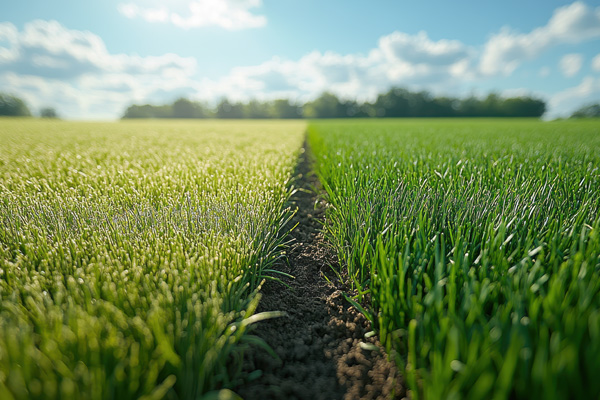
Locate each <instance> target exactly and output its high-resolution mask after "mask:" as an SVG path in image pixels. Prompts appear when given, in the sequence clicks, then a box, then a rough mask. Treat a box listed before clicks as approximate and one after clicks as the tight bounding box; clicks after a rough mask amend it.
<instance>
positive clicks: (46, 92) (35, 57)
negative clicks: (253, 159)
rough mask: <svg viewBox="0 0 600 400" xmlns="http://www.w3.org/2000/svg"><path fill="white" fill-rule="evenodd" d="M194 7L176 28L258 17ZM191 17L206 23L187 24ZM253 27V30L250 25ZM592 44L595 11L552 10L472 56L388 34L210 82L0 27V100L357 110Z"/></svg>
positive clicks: (597, 26)
mask: <svg viewBox="0 0 600 400" xmlns="http://www.w3.org/2000/svg"><path fill="white" fill-rule="evenodd" d="M207 1H208V0H207ZM210 1H213V0H210ZM214 1H216V0H214ZM195 3H197V7H198V8H196V9H192V8H190V12H189V13H188V14H186V15H183V14H177V15H179V16H180V17H181V18H182V20H181V21H183V20H185V21H188V22H181V21H180V22H181V24H182V27H185V26H187V27H192V26H200V25H201V24H207V25H210V24H212V25H218V24H221V25H220V26H223V27H227V26H229V27H230V29H234V28H232V26H233V25H227V24H229V23H230V22H231V23H233V22H232V21H233V19H236V18H237V19H236V21H238V22H239V21H242V20H243V21H246V22H244V23H242V24H238V27H239V26H242V25H244V24H246V26H250V25H252V24H258V22H257V21H258V20H255V19H253V18H254V17H256V15H253V16H252V17H248V15H246V14H245V13H246V12H249V11H248V10H249V9H251V8H253V7H258V6H259V5H260V1H259V0H243V1H242V0H238V1H235V0H227V1H224V2H223V1H219V4H221V5H222V7H225V8H221V9H219V8H215V10H216V11H214V14H213V15H212V16H211V15H208V14H206V13H203V12H200V11H202V7H205V6H207V4H209V3H208V2H206V1H197V2H194V4H195ZM228 7H229V8H228ZM231 7H233V8H235V10H237V11H238V13H237V14H236V12H232V13H229V14H227V18H233V19H231V20H230V22H227V23H226V22H223V21H224V20H223V19H222V18H221V17H219V15H222V13H223V12H224V11H218V10H232V8H231ZM236 7H237V8H236ZM149 10H150V11H152V12H150V11H149ZM157 10H158V9H142V8H140V7H138V6H137V5H136V6H134V5H131V4H130V5H122V6H121V12H122V13H123V14H124V15H126V16H128V17H131V18H138V17H141V18H144V19H146V20H148V21H151V22H152V21H163V22H166V19H165V17H164V16H165V15H167V14H168V18H169V21H170V22H173V18H174V16H173V15H174V12H167V11H165V12H166V14H165V13H161V12H158V11H157ZM165 10H166V9H165ZM194 10H196V11H194ZM195 12H196V14H197V15H202V18H204V19H203V20H202V21H204V22H200V20H198V21H196V22H192V20H193V19H194V18H196V17H194V15H196V14H194V13H195ZM223 15H224V14H223ZM198 18H199V17H198ZM223 18H224V17H223ZM175 19H176V18H175ZM251 20H252V21H254V22H248V21H251ZM211 21H212V22H211ZM217 21H221V22H218V23H217ZM198 24H200V25H198ZM248 24H250V25H248ZM598 37H600V7H598V8H596V9H593V8H590V7H588V6H586V5H585V4H583V3H580V2H576V3H573V4H571V5H569V6H566V7H562V8H559V9H557V10H556V11H555V12H554V15H553V16H552V18H551V19H550V20H549V21H548V23H547V24H546V25H544V26H542V27H539V28H537V29H534V30H532V31H531V32H529V33H515V32H512V31H510V30H508V28H504V29H503V30H501V31H500V32H498V33H496V34H494V35H492V36H491V37H490V38H489V40H488V41H487V42H486V43H485V44H484V45H483V46H482V47H479V48H476V47H473V46H469V45H467V44H465V43H462V42H460V41H458V40H448V39H441V40H434V39H432V38H430V37H429V35H428V34H427V33H426V32H424V31H422V32H419V33H417V34H408V33H404V32H398V31H396V32H392V33H390V34H389V35H385V36H382V37H381V38H380V39H379V40H378V42H377V43H375V45H374V47H373V48H372V49H370V50H369V51H368V52H366V53H364V54H363V53H351V54H339V53H336V52H318V51H314V52H311V53H308V54H306V55H304V56H302V57H300V58H299V59H296V60H288V59H282V58H279V57H273V58H271V59H269V60H266V61H265V62H263V63H261V64H258V65H252V66H240V67H235V68H232V69H231V70H230V71H228V72H226V73H225V74H224V75H223V76H222V77H221V78H219V79H215V80H210V79H206V78H202V77H200V76H199V73H198V63H197V61H196V59H195V58H192V57H181V56H179V55H176V54H164V55H160V56H152V57H140V56H137V55H131V54H113V53H111V52H109V51H108V50H107V48H106V45H105V44H104V42H103V40H102V39H101V38H100V37H99V36H97V35H95V34H93V33H91V32H88V31H79V30H72V29H68V28H67V27H65V26H63V25H61V24H60V23H59V22H56V21H42V20H36V21H32V22H29V23H27V24H25V26H24V27H23V29H22V30H19V29H17V27H15V26H14V25H13V24H11V23H6V22H5V23H0V91H7V92H12V93H14V94H18V95H19V96H22V97H24V98H25V100H26V101H27V102H28V103H29V104H30V105H31V106H32V108H33V109H34V110H37V109H39V108H41V107H44V106H48V105H50V106H56V107H57V108H58V110H59V112H60V113H61V115H64V116H66V117H70V118H85V119H89V118H117V117H119V116H120V114H121V113H122V112H123V110H124V109H125V107H126V106H127V105H129V104H131V102H137V103H145V102H167V101H169V102H170V101H173V100H174V99H175V98H176V97H178V96H187V97H190V98H193V99H198V100H208V101H216V100H218V99H219V98H221V97H223V96H227V97H229V98H231V99H232V100H248V99H250V98H258V99H261V100H267V99H274V98H282V97H287V98H291V99H295V100H299V101H307V100H310V99H313V98H315V97H316V96H318V95H319V94H320V93H322V92H323V91H326V90H327V91H331V92H333V93H335V94H337V95H338V96H340V97H342V98H353V99H358V100H359V101H365V100H373V99H374V98H375V96H376V95H377V94H378V93H381V92H383V91H386V90H387V89H388V88H390V87H391V86H403V87H407V88H409V89H411V90H421V89H425V90H430V91H432V92H434V93H435V94H448V93H461V92H463V93H464V92H465V90H466V89H469V88H473V87H476V86H477V85H479V84H481V83H482V82H485V80H486V79H489V78H490V77H496V78H502V77H503V76H506V75H510V74H511V73H512V72H513V71H514V70H515V69H516V68H517V67H518V66H519V65H520V64H522V63H525V62H527V61H530V60H532V59H533V58H535V57H538V56H539V55H540V54H541V53H542V52H544V51H547V50H549V49H550V48H551V47H552V46H557V45H559V44H561V43H563V44H564V43H579V42H583V41H585V40H591V39H595V38H598ZM583 65H584V59H583V57H582V55H581V54H577V53H571V54H566V55H564V56H563V58H562V59H561V60H560V62H559V70H560V71H561V72H562V73H563V74H564V75H565V76H567V77H575V76H576V75H577V74H579V73H580V72H581V69H582V67H583ZM591 70H592V71H596V72H600V55H598V56H596V57H595V58H594V59H593V60H592V61H591ZM549 73H550V70H549V68H548V67H544V68H542V70H540V72H539V74H540V75H542V76H547V75H548V74H549ZM598 79H599V78H598V77H594V76H587V77H585V78H584V79H583V81H582V82H581V83H580V84H579V85H578V86H576V87H573V88H571V89H565V90H563V91H561V92H560V93H556V94H555V95H552V94H545V95H546V98H547V99H548V100H549V105H550V115H558V114H559V113H561V112H562V113H564V112H568V111H572V108H573V107H576V106H578V105H579V104H578V101H577V99H578V96H581V97H582V98H585V99H593V98H594V96H596V98H597V97H600V87H599V86H600V85H599V84H598ZM504 92H506V93H520V94H525V93H527V91H526V90H524V89H523V88H519V87H516V88H510V87H509V88H505V89H504Z"/></svg>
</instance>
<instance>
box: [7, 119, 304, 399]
mask: <svg viewBox="0 0 600 400" xmlns="http://www.w3.org/2000/svg"><path fill="white" fill-rule="evenodd" d="M303 130H304V125H303V124H302V123H299V122H285V123H284V122H269V123H252V122H244V123H234V122H231V123H228V122H219V123H214V122H202V123H199V122H193V123H187V122H183V121H179V122H177V121H176V122H173V121H171V122H169V123H164V122H135V123H134V122H132V123H118V124H99V123H98V124H96V123H65V122H38V121H19V120H3V121H2V128H1V129H0V143H2V145H1V151H0V398H2V399H42V398H43V399H60V398H63V399H65V398H86V399H109V398H141V399H159V398H166V399H192V398H201V397H202V396H203V395H206V394H207V393H208V394H210V393H214V392H211V391H215V390H219V389H222V388H228V387H233V386H235V385H236V383H237V381H236V379H237V377H238V376H239V374H238V372H239V368H240V366H241V363H240V362H239V361H240V358H241V355H242V353H243V350H244V347H245V346H246V345H247V344H248V343H250V342H255V341H256V340H257V339H256V338H254V337H253V336H251V335H248V334H247V333H248V332H247V329H246V328H247V326H248V325H249V324H250V323H252V322H255V321H257V320H259V319H260V318H263V317H265V315H260V314H255V309H256V306H257V302H258V300H259V295H257V293H258V287H259V285H260V282H261V280H262V279H263V277H264V275H265V272H267V271H268V269H269V268H270V266H271V265H272V264H273V262H274V261H275V260H276V259H278V258H279V257H281V247H280V245H281V240H282V239H281V235H280V233H281V229H282V227H283V225H284V223H285V221H286V219H287V218H289V216H290V211H289V210H288V209H286V208H285V204H286V201H287V200H288V198H289V196H290V191H291V185H290V179H291V174H292V171H293V167H294V163H295V158H296V155H297V151H298V149H299V147H300V144H301V141H302V134H303Z"/></svg>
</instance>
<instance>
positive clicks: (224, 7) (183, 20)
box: [117, 0, 267, 30]
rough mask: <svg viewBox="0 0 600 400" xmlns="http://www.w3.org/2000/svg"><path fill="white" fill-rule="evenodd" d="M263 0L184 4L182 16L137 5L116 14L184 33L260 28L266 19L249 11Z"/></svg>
mask: <svg viewBox="0 0 600 400" xmlns="http://www.w3.org/2000/svg"><path fill="white" fill-rule="evenodd" d="M261 5H262V0H196V1H190V2H188V4H187V10H186V11H185V12H179V11H173V10H172V9H169V8H167V7H166V6H164V5H160V6H157V7H141V6H138V5H137V4H136V3H121V4H119V5H118V6H117V7H118V8H117V9H118V11H119V12H120V13H121V14H122V15H124V16H125V17H127V18H131V19H133V18H138V17H139V18H142V19H144V20H145V21H147V22H170V23H172V24H174V25H175V26H178V27H180V28H184V29H190V28H198V27H206V26H219V27H222V28H225V29H229V30H239V29H248V28H259V27H262V26H265V25H266V23H267V18H266V17H265V16H264V15H256V14H254V13H253V12H252V9H254V8H257V7H260V6H261Z"/></svg>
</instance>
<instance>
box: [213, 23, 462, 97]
mask: <svg viewBox="0 0 600 400" xmlns="http://www.w3.org/2000/svg"><path fill="white" fill-rule="evenodd" d="M472 63H473V54H472V50H471V49H470V48H468V47H467V46H466V45H464V44H462V43H460V42H458V41H449V40H440V41H433V40H431V39H429V38H428V37H427V34H426V33H424V32H420V33H418V34H417V35H408V34H405V33H400V32H394V33H392V34H390V35H387V36H384V37H382V38H381V39H380V40H379V43H378V46H377V47H375V48H374V49H372V50H371V51H370V52H369V53H367V54H366V55H362V54H346V55H343V54H338V53H335V52H324V53H323V52H318V51H314V52H311V53H309V54H307V55H305V56H303V57H301V58H300V59H298V60H296V61H289V60H281V59H280V58H278V57H274V58H273V59H271V60H269V61H267V62H264V63H262V64H260V65H257V66H252V67H238V68H234V69H233V70H232V71H231V74H230V75H229V76H228V77H226V78H224V79H223V80H221V81H220V85H221V87H227V88H228V90H229V91H230V92H229V93H232V96H233V97H234V98H239V99H245V98H248V97H256V93H261V94H263V97H277V96H279V97H281V96H291V97H294V98H298V99H300V100H307V99H310V98H313V97H315V96H316V95H318V94H319V93H321V92H323V91H330V92H334V93H335V94H337V95H339V96H341V97H343V98H353V99H358V100H372V99H373V98H374V97H375V96H376V95H377V93H379V92H381V91H384V90H387V89H389V87H390V86H394V85H398V86H400V85H401V86H406V87H418V88H423V86H425V87H426V88H428V89H434V90H438V91H439V90H443V89H450V88H451V87H453V86H454V85H456V84H457V83H460V82H464V81H465V80H469V79H471V78H472V74H471V73H470V70H471V69H472V68H470V65H471V64H472ZM258 97H261V96H260V95H259V96H258Z"/></svg>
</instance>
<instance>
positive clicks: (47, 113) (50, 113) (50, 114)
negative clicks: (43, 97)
mask: <svg viewBox="0 0 600 400" xmlns="http://www.w3.org/2000/svg"><path fill="white" fill-rule="evenodd" d="M40 117H42V118H58V113H57V112H56V110H55V109H54V108H52V107H44V108H42V109H41V110H40Z"/></svg>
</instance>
